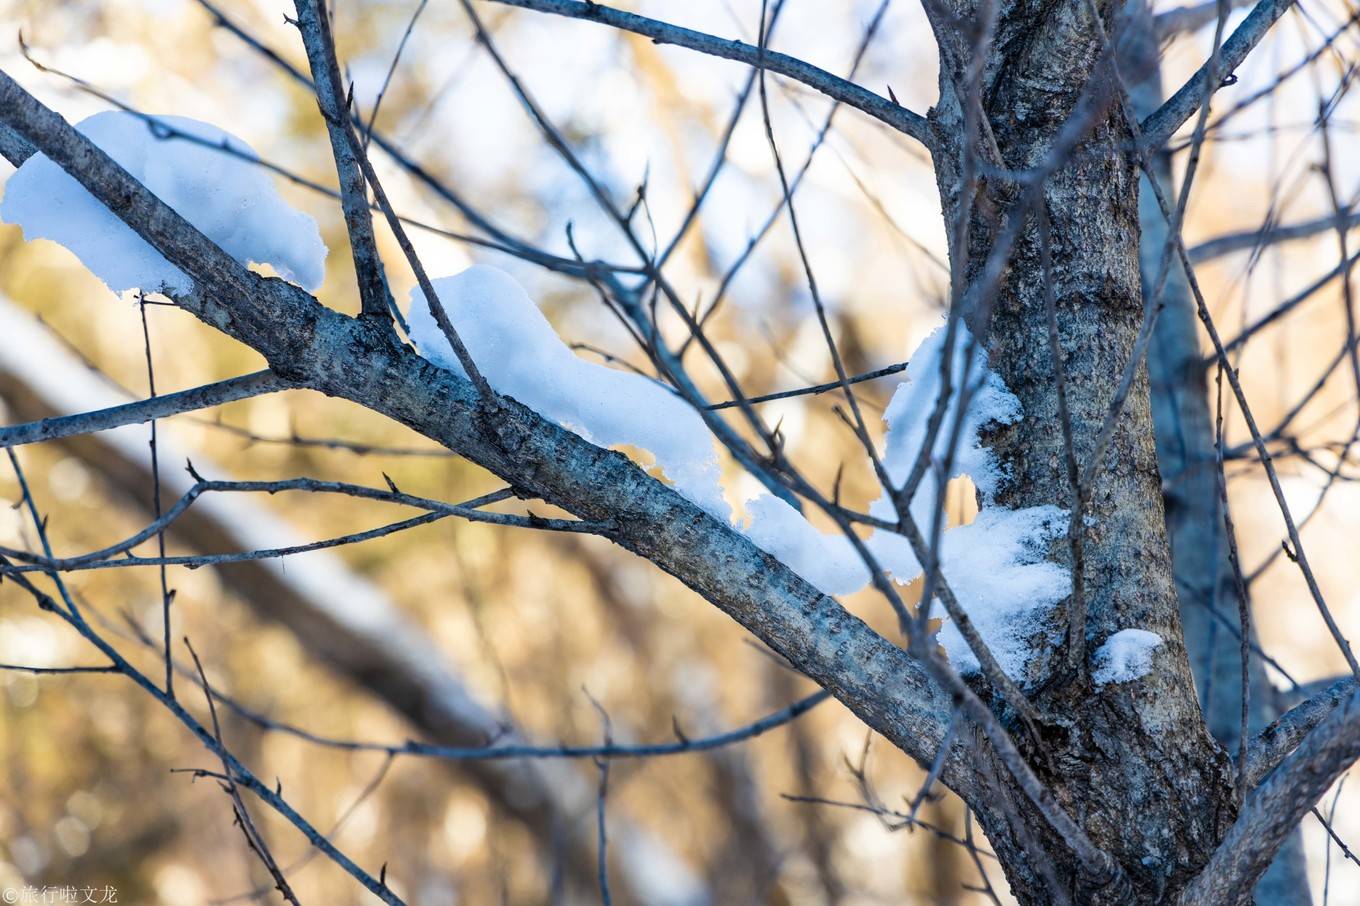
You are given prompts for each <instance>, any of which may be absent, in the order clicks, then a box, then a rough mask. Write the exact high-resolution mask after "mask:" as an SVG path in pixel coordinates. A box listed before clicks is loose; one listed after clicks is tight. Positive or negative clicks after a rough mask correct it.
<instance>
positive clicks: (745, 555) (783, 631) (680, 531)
mask: <svg viewBox="0 0 1360 906" xmlns="http://www.w3.org/2000/svg"><path fill="white" fill-rule="evenodd" d="M0 123H4V124H6V125H9V126H11V127H12V128H13V129H14V130H15V131H16V132H18V133H19V134H21V135H22V136H23V137H24V138H26V139H27V140H28V141H30V142H31V143H32V144H33V145H35V146H36V147H37V148H38V149H39V150H41V151H42V152H43V153H45V154H46V155H47V156H48V157H49V158H51V159H52V160H54V161H55V162H57V163H58V165H60V166H61V167H62V168H63V169H65V170H66V171H67V172H68V173H70V174H71V175H72V176H73V177H74V178H75V179H77V180H78V181H79V182H80V183H81V184H82V185H84V186H85V188H86V189H87V190H89V191H90V192H91V193H92V194H93V195H94V196H95V197H96V198H98V199H99V200H100V201H101V202H103V203H104V204H105V205H106V206H107V207H108V208H109V209H110V210H111V211H113V212H114V213H115V214H116V215H117V216H119V217H120V218H121V219H122V220H123V221H124V222H125V223H127V224H128V225H129V226H130V227H132V229H134V230H135V231H136V232H137V233H138V234H139V235H140V236H142V238H143V239H145V240H147V241H148V242H149V243H151V244H152V245H153V246H154V247H156V248H157V249H158V250H159V251H160V252H161V253H162V254H163V255H165V256H166V258H167V259H168V260H170V261H171V262H172V263H174V264H176V265H178V266H180V267H181V268H182V269H183V270H184V271H185V272H186V273H187V274H188V275H189V276H190V277H191V278H192V279H193V280H194V281H195V284H196V285H195V289H194V290H193V291H192V292H190V293H186V294H184V295H183V296H182V297H181V298H180V299H178V300H177V301H178V302H179V304H180V305H181V307H183V308H185V309H186V310H188V311H190V312H192V313H193V314H195V315H196V316H198V317H199V318H200V319H201V320H203V321H204V322H205V323H207V324H209V325H212V326H214V327H217V328H218V329H219V330H222V331H223V332H224V333H226V334H228V335H229V336H232V337H234V338H236V339H238V340H240V341H241V342H244V343H246V344H247V345H249V346H251V347H252V348H254V349H256V351H258V352H259V353H260V354H261V355H263V356H264V357H265V359H266V360H267V361H269V362H270V365H271V367H273V368H274V369H275V370H276V371H278V372H280V373H281V374H283V375H284V376H285V377H287V378H288V379H290V380H295V381H297V382H298V383H299V384H301V385H304V386H308V387H311V388H312V389H315V390H319V391H321V392H323V393H327V394H329V395H333V396H339V397H343V398H345V399H349V400H352V401H354V402H357V403H359V404H360V405H363V406H365V407H367V408H369V409H371V410H373V411H375V412H379V413H381V414H384V415H387V416H389V417H391V418H393V419H395V420H397V421H400V422H402V423H403V424H406V425H407V426H409V427H411V428H413V429H415V430H417V431H419V432H420V433H422V434H425V435H426V436H428V437H430V438H432V439H434V440H436V441H438V442H440V443H442V444H444V445H445V446H447V447H449V449H452V450H454V451H456V452H458V453H460V454H462V455H464V456H466V457H467V458H468V459H470V460H472V461H473V462H475V463H477V464H478V465H481V466H483V467H484V468H487V469H488V470H490V471H492V472H494V473H496V474H497V475H500V476H502V477H503V478H505V479H506V480H507V482H508V483H510V484H511V485H512V486H515V487H517V488H521V489H523V490H524V491H525V492H526V493H529V494H532V495H534V496H537V497H540V498H542V499H544V500H546V501H548V502H550V503H553V504H555V505H558V506H561V507H562V508H564V509H566V510H568V511H569V512H571V513H572V514H574V515H576V516H577V517H578V518H582V519H592V520H605V519H610V518H612V519H614V526H613V527H612V529H611V530H610V532H609V533H608V536H609V537H610V538H611V539H612V540H613V541H615V542H616V543H617V544H619V545H621V546H622V547H625V548H627V549H628V550H630V551H632V552H633V553H636V554H638V555H639V556H642V557H644V558H646V559H648V560H650V561H652V562H653V563H654V564H656V565H657V566H658V567H660V568H661V569H663V570H665V571H666V572H668V573H670V574H671V575H673V576H676V577H677V578H679V579H680V580H681V581H682V582H684V583H685V584H686V585H687V586H689V587H690V588H691V589H693V590H694V591H696V592H698V593H699V594H700V595H702V596H703V597H704V598H706V599H707V600H709V601H710V602H712V603H713V604H715V605H716V606H717V607H719V608H720V609H721V610H723V611H724V612H725V613H727V614H728V615H729V616H731V617H732V618H733V619H734V620H736V621H737V622H739V623H740V624H741V625H743V626H744V627H746V628H747V629H748V630H750V631H751V632H753V633H754V634H755V635H756V636H757V637H758V638H760V639H761V640H762V641H764V642H765V643H766V644H767V645H769V646H770V647H771V648H773V649H774V650H775V651H777V652H779V653H780V654H781V655H783V656H784V657H785V658H786V659H788V660H789V661H790V662H791V663H793V664H794V665H796V666H797V668H798V669H799V670H801V671H802V672H804V673H805V674H807V675H808V676H809V677H810V678H812V679H813V680H814V681H816V682H817V683H819V684H820V685H822V686H823V687H824V688H826V689H827V690H828V691H830V692H831V693H832V694H833V695H835V696H836V697H837V698H838V699H840V700H841V701H842V702H844V703H845V704H846V705H847V706H848V707H850V708H851V710H853V711H854V712H855V714H856V715H857V716H858V717H860V719H862V720H864V721H865V722H866V723H867V724H869V725H870V726H871V727H873V728H874V729H876V730H878V731H879V732H880V733H882V734H884V735H885V736H886V737H887V738H888V739H889V740H891V741H892V742H893V743H894V744H895V745H896V746H897V747H898V748H900V749H902V750H903V751H904V752H906V753H908V754H910V755H912V756H913V757H914V758H916V759H917V760H918V761H921V762H923V763H927V764H928V763H929V762H930V761H931V760H932V759H933V757H934V755H935V752H936V751H937V749H938V746H939V744H940V742H941V741H942V739H943V737H944V734H945V731H946V728H947V726H948V722H949V713H950V708H949V703H948V701H947V699H946V697H945V696H944V695H943V694H942V693H941V692H940V690H939V689H938V687H936V686H935V684H934V683H933V682H932V681H931V680H930V679H929V678H928V677H927V675H926V674H925V672H924V671H923V670H922V668H921V666H920V665H919V664H917V663H916V662H915V661H914V660H913V659H912V658H910V657H909V656H908V655H907V653H906V652H904V651H903V650H902V649H900V648H898V647H897V646H895V645H893V644H891V643H890V642H888V641H887V640H886V639H884V638H883V637H882V636H880V635H878V634H877V633H875V632H874V631H873V630H872V629H870V628H869V627H868V626H867V625H866V624H865V623H864V622H863V621H861V620H860V619H859V618H858V617H855V616H854V615H852V614H850V613H849V612H848V611H846V610H845V609H844V608H842V607H841V606H840V605H839V604H838V603H837V602H836V601H834V600H833V599H831V598H829V597H827V596H826V595H823V594H821V593H820V592H819V591H817V590H816V589H815V588H814V587H813V586H811V585H810V584H809V583H807V582H806V581H804V580H803V579H802V578H801V577H799V576H798V575H796V574H795V573H794V572H793V571H792V570H790V569H789V568H788V567H787V566H785V565H784V564H783V563H781V562H779V561H778V560H776V559H775V558H773V557H771V556H770V555H769V554H767V553H765V552H764V551H763V550H761V549H759V548H758V547H756V546H755V545H754V544H753V543H752V542H751V541H750V540H749V539H747V538H746V537H745V536H743V535H741V534H740V533H738V532H737V531H736V530H735V529H734V528H732V527H731V526H729V525H727V524H726V523H725V522H724V521H722V520H719V519H717V518H715V517H713V516H712V515H710V514H709V513H707V512H705V511H704V510H702V509H700V508H699V507H697V506H695V505H694V504H693V503H691V502H690V501H689V500H687V499H685V498H684V497H682V496H681V495H679V494H678V493H676V492H675V491H673V490H672V489H670V488H669V487H667V486H666V485H664V484H662V483H661V482H659V481H657V480H655V479H653V478H651V477H649V476H648V475H647V474H646V473H645V472H643V471H642V470H641V469H639V468H638V467H637V466H635V465H634V464H633V463H632V462H631V461H630V460H628V459H627V458H626V457H624V456H623V455H622V454H620V453H617V452H613V451H609V450H603V449H601V448H599V447H596V446H594V445H592V444H590V443H588V442H587V441H585V440H584V439H583V438H581V437H580V436H579V435H577V434H574V433H572V432H570V431H568V430H566V429H564V428H562V427H560V426H558V425H556V424H554V423H552V422H549V421H547V420H545V419H544V418H542V417H541V416H539V415H538V414H536V413H534V412H532V411H531V410H529V409H527V408H526V407H524V406H522V405H520V404H519V403H517V402H515V401H513V400H511V399H508V398H505V397H499V398H498V402H499V418H500V423H499V424H497V425H496V426H495V430H494V432H493V431H491V430H489V429H488V426H487V425H485V424H484V423H483V422H482V420H481V419H480V418H478V416H477V413H478V411H479V408H480V407H479V405H478V403H479V398H478V394H477V391H476V390H475V389H474V388H473V387H472V385H471V384H470V383H469V382H468V381H467V380H466V379H464V378H462V377H461V376H459V375H456V374H454V373H453V372H450V371H447V370H445V369H441V368H438V367H436V366H434V365H432V364H430V363H429V362H427V361H425V360H424V359H421V358H420V357H419V356H417V355H416V354H415V353H414V352H413V351H411V350H410V349H406V348H403V347H399V346H397V345H396V344H395V343H394V342H393V341H391V339H390V338H389V337H387V336H386V335H385V334H382V333H379V332H377V331H374V330H373V329H372V327H371V325H369V324H366V323H365V322H364V321H361V320H356V319H352V318H349V317H346V316H344V315H342V314H340V313H338V312H334V311H332V310H330V309H327V308H325V307H324V306H322V305H321V304H320V303H318V302H317V301H316V300H315V299H313V298H312V297H310V296H309V295H307V294H306V293H305V292H304V291H302V290H301V289H299V288H298V287H296V286H293V285H292V284H289V283H287V282H285V281H282V280H278V279H275V278H267V277H261V276H259V275H257V274H254V273H252V272H251V271H249V270H248V269H247V268H245V267H244V266H242V265H240V264H238V263H237V262H236V261H234V260H232V259H231V258H230V257H229V256H228V255H227V254H226V253H225V252H223V251H222V250H221V249H219V248H217V247H216V246H215V245H213V244H212V243H211V242H210V241H209V240H208V239H207V238H206V237H204V236H203V235H202V234H201V233H200V232H198V230H196V229H195V228H194V227H193V226H191V225H190V224H189V223H187V222H186V221H184V220H183V218H181V217H180V216H179V215H178V214H176V213H175V212H174V211H173V210H171V209H170V208H168V207H167V206H166V205H165V204H164V203H162V202H161V201H160V200H159V199H157V198H156V197H155V196H154V195H153V194H151V193H150V192H149V191H148V190H147V189H146V188H145V187H144V186H142V185H141V184H140V183H138V182H137V181H136V180H134V179H133V178H132V177H130V176H129V175H128V174H127V172H126V171H124V170H123V169H122V168H121V167H119V166H118V165H117V164H116V163H114V162H113V161H112V160H110V159H109V158H108V156H107V155H105V154H104V153H103V152H102V151H100V150H99V149H98V148H97V147H95V146H94V145H93V144H91V143H90V142H89V140H88V139H86V138H85V137H84V136H82V135H80V134H79V133H78V132H76V131H75V130H74V129H73V128H71V126H70V125H68V124H67V123H66V122H65V121H64V120H63V119H62V118H61V117H60V116H58V115H57V114H56V113H54V112H53V111H51V110H49V109H47V108H46V107H44V106H43V105H42V104H41V103H39V102H38V101H37V100H36V99H34V98H33V97H32V96H30V95H29V94H28V93H27V92H25V91H24V90H23V89H22V88H21V87H20V86H19V85H18V84H17V83H15V82H14V81H13V80H12V79H10V78H9V77H8V76H7V75H4V74H0ZM943 779H944V782H945V783H946V784H948V785H950V786H951V787H953V788H954V789H956V790H958V791H960V792H962V793H964V794H968V793H969V792H971V790H972V784H971V781H970V778H969V775H968V774H967V773H966V772H965V771H963V770H961V769H960V763H959V760H958V759H952V760H951V765H950V766H947V767H946V769H945V771H944V774H943Z"/></svg>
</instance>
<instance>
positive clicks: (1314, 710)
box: [1246, 676, 1360, 788]
mask: <svg viewBox="0 0 1360 906" xmlns="http://www.w3.org/2000/svg"><path fill="white" fill-rule="evenodd" d="M1357 689H1360V682H1357V681H1356V679H1355V677H1351V676H1347V677H1343V678H1341V679H1338V680H1335V681H1333V682H1332V683H1331V684H1330V685H1329V686H1327V687H1326V688H1324V689H1323V690H1321V691H1320V692H1318V693H1317V694H1316V695H1314V696H1312V697H1311V698H1309V699H1307V700H1305V701H1303V702H1300V703H1299V704H1297V705H1295V706H1294V707H1293V708H1290V709H1289V710H1288V711H1286V712H1285V713H1284V714H1281V715H1280V717H1279V719H1277V720H1276V721H1275V722H1274V723H1272V724H1271V725H1270V726H1268V727H1266V728H1265V729H1264V730H1262V731H1261V732H1260V733H1258V734H1257V735H1256V738H1255V739H1253V740H1252V741H1251V746H1250V748H1248V749H1247V770H1246V781H1247V786H1248V787H1249V788H1250V787H1255V786H1256V785H1258V784H1259V783H1260V782H1261V780H1262V779H1263V778H1264V777H1265V776H1266V775H1267V774H1269V773H1270V772H1271V771H1273V770H1275V767H1276V766H1277V765H1278V764H1279V763H1280V762H1281V761H1283V760H1284V757H1285V756H1286V755H1288V754H1289V753H1290V752H1292V751H1294V749H1295V748H1296V747H1297V746H1298V745H1299V743H1300V741H1301V740H1302V739H1303V738H1304V737H1305V736H1307V735H1308V733H1309V731H1311V730H1312V729H1313V728H1314V727H1316V726H1317V725H1318V724H1319V723H1321V722H1322V721H1323V720H1325V719H1326V718H1327V717H1328V715H1330V714H1332V712H1334V711H1335V710H1336V709H1337V708H1339V707H1340V706H1341V705H1342V704H1343V703H1345V702H1346V700H1347V699H1349V698H1350V697H1351V696H1352V695H1353V694H1354V693H1355V692H1356V690H1357Z"/></svg>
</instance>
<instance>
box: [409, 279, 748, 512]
mask: <svg viewBox="0 0 1360 906" xmlns="http://www.w3.org/2000/svg"><path fill="white" fill-rule="evenodd" d="M434 290H435V293H436V294H437V295H438V296H439V300H440V302H442V303H443V306H444V311H445V313H446V314H447V315H448V317H449V321H450V323H452V324H453V327H454V329H455V330H457V331H458V336H459V338H460V339H461V340H462V341H463V343H464V345H466V346H467V350H468V352H469V353H470V354H471V355H472V361H473V362H474V363H475V364H476V365H477V369H478V370H479V371H481V372H482V374H483V376H484V377H485V378H486V380H487V382H488V383H489V384H490V385H491V386H492V387H493V388H495V390H496V392H498V393H502V394H505V395H506V396H510V397H513V398H515V399H517V400H519V401H520V402H521V403H523V404H524V405H526V406H528V407H529V408H530V409H533V410H534V411H536V412H538V413H539V414H540V415H543V416H545V417H546V418H549V419H551V420H552V421H555V422H557V423H558V424H560V425H562V426H563V427H566V428H570V429H571V430H573V431H575V432H576V433H577V434H580V435H581V436H582V437H584V438H585V439H586V440H588V441H590V442H591V443H594V444H597V445H599V446H602V447H616V446H626V445H631V446H635V447H641V448H642V449H645V450H646V451H647V452H649V453H650V454H651V455H652V456H653V457H655V459H656V463H657V465H659V466H660V467H661V469H662V470H663V471H664V473H665V476H666V478H667V479H668V480H669V481H671V482H672V483H673V484H674V485H675V488H676V490H678V491H679V492H680V493H682V494H684V495H685V496H686V497H688V498H689V499H690V500H692V501H694V503H696V504H698V505H699V506H701V507H703V508H704V509H705V510H707V511H709V512H710V513H713V514H715V515H720V516H721V517H723V518H726V516H727V515H728V506H727V503H726V502H725V501H724V500H723V496H722V487H721V485H720V484H719V469H718V459H717V455H716V453H715V451H714V449H713V439H712V437H713V436H712V434H710V433H709V430H708V427H707V426H706V425H705V424H704V422H703V419H702V418H701V417H700V416H699V413H698V412H696V411H695V410H694V408H693V407H691V406H690V405H689V404H687V403H685V402H684V401H683V400H682V399H680V398H679V397H678V396H676V395H675V394H674V393H672V392H671V391H670V390H668V389H666V388H665V387H663V386H662V385H660V384H658V383H656V382H655V381H652V380H650V379H648V378H645V377H643V376H642V375H639V374H634V373H632V372H628V371H618V370H616V369H613V368H606V367H605V366H603V365H596V364H593V363H591V362H587V361H586V360H585V359H582V358H580V357H579V356H577V355H576V353H574V352H572V351H571V348H570V347H568V346H567V345H566V344H565V343H563V342H562V339H561V337H559V336H558V335H557V332H556V331H555V330H553V327H552V325H551V324H549V323H548V319H547V318H545V317H544V316H543V312H541V311H539V308H538V306H537V305H535V304H534V303H533V301H532V300H531V299H530V298H529V297H528V296H527V295H526V294H525V292H524V290H523V288H521V287H520V285H519V284H518V283H516V282H515V280H514V278H513V277H511V276H510V275H509V274H506V273H505V272H503V271H500V270H497V269H496V268H494V267H486V266H484V265H478V266H475V267H470V268H468V269H467V270H465V271H463V272H462V273H461V274H458V275H457V276H455V277H444V278H442V279H439V280H435V281H434ZM408 320H409V321H410V325H411V331H410V335H411V339H412V340H414V341H415V344H416V347H417V348H418V349H419V351H420V354H421V355H423V356H424V357H425V358H427V359H429V360H430V361H431V362H434V363H435V364H436V365H439V366H441V367H443V368H447V369H449V370H450V371H455V372H458V373H459V374H463V373H464V372H463V367H462V365H461V364H460V363H459V362H458V359H457V357H456V356H455V355H454V353H453V347H452V346H450V345H449V342H448V339H447V338H446V337H445V336H444V332H443V331H442V330H440V328H439V324H438V323H437V322H436V321H435V319H434V316H433V315H432V314H431V313H430V306H429V304H428V302H427V301H426V299H425V294H424V293H422V292H421V291H420V289H419V288H417V289H415V290H413V291H412V293H411V310H410V313H409V315H408Z"/></svg>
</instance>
